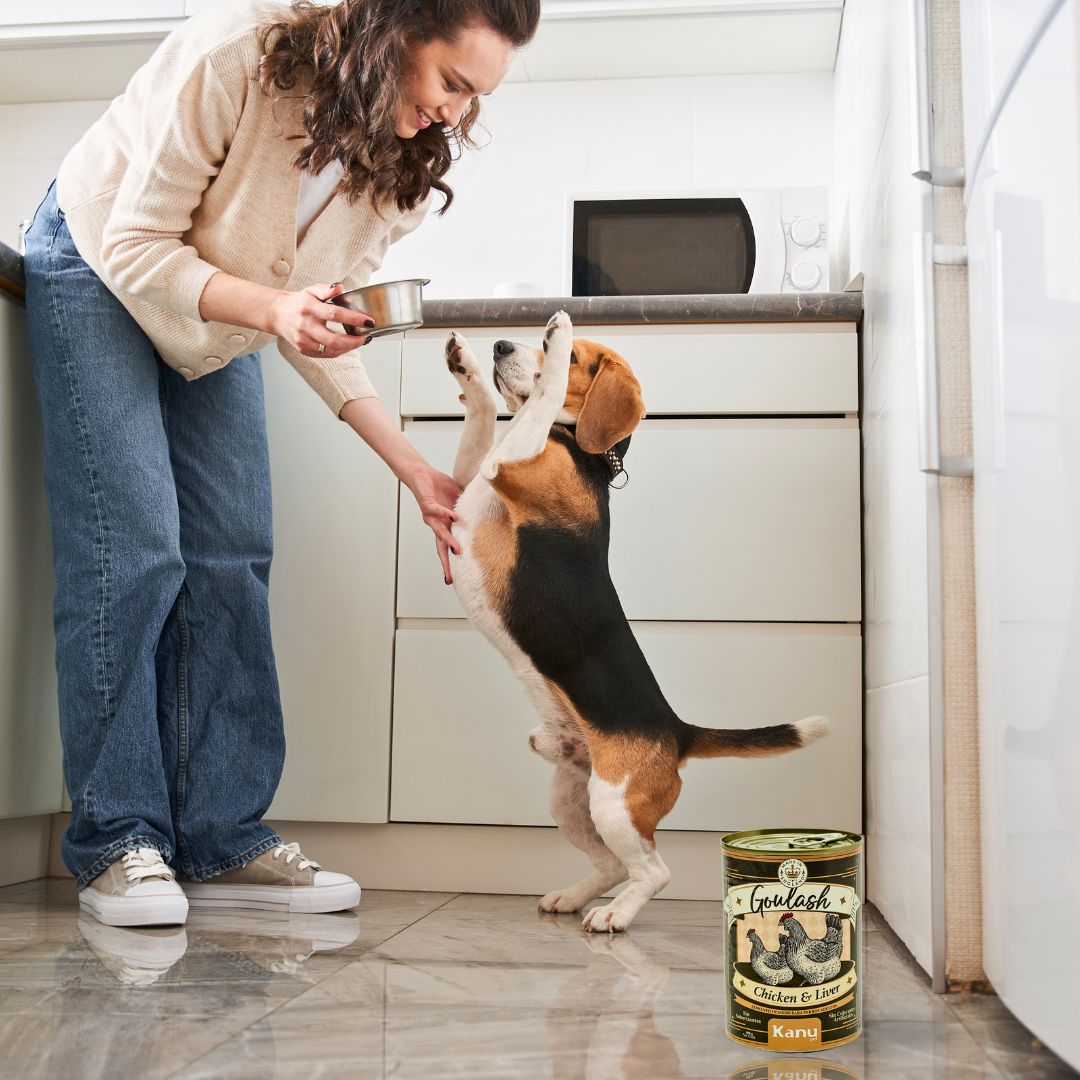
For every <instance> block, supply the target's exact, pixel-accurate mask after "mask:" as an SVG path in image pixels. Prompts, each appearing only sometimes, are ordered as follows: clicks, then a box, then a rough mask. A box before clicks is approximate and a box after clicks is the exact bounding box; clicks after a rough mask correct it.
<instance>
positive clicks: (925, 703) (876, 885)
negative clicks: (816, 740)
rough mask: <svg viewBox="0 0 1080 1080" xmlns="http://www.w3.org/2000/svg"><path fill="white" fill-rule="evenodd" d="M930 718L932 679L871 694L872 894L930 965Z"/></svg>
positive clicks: (868, 706)
mask: <svg viewBox="0 0 1080 1080" xmlns="http://www.w3.org/2000/svg"><path fill="white" fill-rule="evenodd" d="M928 715H929V680H928V679H925V678H922V679H912V680H909V681H908V682H903V683H894V684H893V685H892V686H888V687H885V688H883V689H880V690H871V691H870V692H869V693H867V695H866V732H867V743H866V809H867V818H868V825H867V854H866V895H867V898H868V899H869V900H870V902H871V903H873V904H874V905H875V906H876V907H877V908H878V909H879V910H880V911H881V913H882V915H884V916H885V920H886V922H888V924H889V925H890V926H891V927H892V928H893V930H895V931H896V933H897V935H898V936H899V937H900V939H901V940H902V941H903V942H904V944H905V945H907V947H908V948H909V949H910V950H911V952H912V955H914V957H915V959H916V960H917V961H918V962H919V963H920V964H921V965H922V966H923V967H924V968H927V969H929V967H930V956H931V940H932V919H931V903H930V896H931V894H930V844H929V843H928V838H929V835H930V775H929V772H928V770H927V768H926V760H927V756H928V755H929V752H930V747H929V739H928V723H927V717H928ZM871 736H873V737H871Z"/></svg>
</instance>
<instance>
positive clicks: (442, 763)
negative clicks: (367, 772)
mask: <svg viewBox="0 0 1080 1080" xmlns="http://www.w3.org/2000/svg"><path fill="white" fill-rule="evenodd" d="M634 630H635V633H636V635H637V639H638V641H639V642H640V644H641V647H642V650H643V651H644V653H645V656H646V658H647V659H648V662H649V664H650V666H651V667H652V669H653V672H654V673H655V675H656V677H657V679H658V681H659V683H660V686H661V688H662V689H663V691H664V694H665V696H666V697H667V699H668V701H669V702H670V703H671V706H672V708H674V709H675V711H676V712H677V713H678V714H679V715H680V717H681V718H682V719H683V720H685V721H686V722H687V723H693V724H698V725H700V726H702V727H725V726H726V727H756V726H758V725H762V724H774V723H783V722H787V721H790V720H794V719H798V718H799V717H802V716H805V715H809V714H814V713H820V714H823V715H826V716H828V717H829V718H830V720H831V721H832V723H833V731H832V733H831V734H830V735H829V736H828V737H827V738H825V739H822V740H821V741H820V742H819V743H816V744H814V745H813V746H810V747H807V748H806V749H805V750H800V751H798V752H796V753H793V754H785V755H780V756H777V757H769V758H757V759H754V758H747V759H742V760H738V759H734V758H732V759H712V760H705V761H697V760H694V761H690V762H688V763H687V765H686V767H685V768H684V770H683V774H682V775H683V790H682V795H681V796H680V799H679V802H678V805H677V806H676V807H675V809H674V810H673V811H672V813H671V814H670V815H669V816H668V817H667V818H665V819H664V822H663V826H662V827H663V828H669V829H704V830H717V831H724V830H735V829H751V828H773V827H782V826H790V825H792V824H803V825H812V826H814V827H822V828H835V829H848V830H852V831H856V832H858V831H860V830H861V825H862V789H861V757H862V754H861V739H862V735H861V732H862V723H861V707H860V695H861V675H860V672H861V641H860V638H859V636H858V632H857V628H855V627H846V626H844V627H837V626H831V627H822V626H803V627H790V626H787V627H783V626H747V625H733V624H727V625H722V626H705V625H694V624H648V625H635V627H634ZM394 683H395V689H394V740H393V743H394V745H393V765H392V777H391V810H390V817H391V820H394V821H432V822H457V823H475V824H494V825H550V824H551V817H550V814H549V813H548V790H549V785H550V780H551V774H552V771H553V769H552V766H551V765H550V764H549V763H548V762H546V761H544V760H543V759H542V758H540V757H539V756H538V755H536V754H534V753H533V752H532V751H531V750H530V749H529V746H528V736H529V732H530V731H531V730H532V728H533V727H535V726H536V724H537V723H538V722H539V718H538V716H537V714H536V712H535V711H534V709H533V708H532V706H531V705H530V703H529V702H528V700H527V699H526V696H525V693H524V690H523V689H522V687H521V684H520V683H519V682H518V680H517V679H516V678H515V676H514V675H513V673H512V672H511V670H510V668H509V666H508V665H507V663H506V661H505V660H504V659H503V657H502V656H501V655H500V654H499V653H498V652H497V651H496V650H495V649H494V648H493V647H492V646H491V645H490V644H489V643H488V642H487V641H486V640H485V639H484V638H483V637H481V635H480V634H479V632H478V631H476V630H473V629H472V628H471V627H469V625H468V624H467V623H464V622H447V623H444V624H442V625H441V626H439V625H438V624H431V625H430V626H429V628H420V627H415V628H403V629H399V630H398V632H397V650H396V659H395V665H394Z"/></svg>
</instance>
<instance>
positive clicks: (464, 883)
mask: <svg viewBox="0 0 1080 1080" xmlns="http://www.w3.org/2000/svg"><path fill="white" fill-rule="evenodd" d="M67 818H68V815H67V814H56V815H54V828H53V839H54V843H53V857H52V859H51V860H50V862H49V874H50V875H51V876H54V877H70V876H71V875H70V874H69V873H68V871H67V869H66V868H65V867H64V865H63V863H62V862H61V861H60V849H59V844H60V838H61V836H62V835H63V832H64V829H65V828H66V827H67ZM268 824H270V825H271V826H272V827H273V828H275V829H276V830H277V831H278V833H279V834H280V835H281V836H282V838H283V839H284V840H285V841H286V842H287V843H288V842H292V841H294V840H295V841H297V842H298V843H299V844H300V847H301V849H302V850H303V852H304V853H305V854H306V855H309V856H310V857H311V858H313V859H317V860H318V861H319V863H320V864H321V865H322V866H323V867H324V868H325V869H327V870H335V871H337V872H339V873H344V874H349V875H350V876H352V877H354V878H355V879H356V880H357V881H359V882H360V884H361V885H362V886H363V887H364V888H367V889H406V890H410V891H418V892H468V893H508V894H518V895H532V894H536V895H543V894H544V893H546V892H548V891H550V890H551V889H555V888H560V887H561V886H564V885H569V884H571V883H572V882H574V881H577V880H578V879H579V878H581V877H584V875H585V874H586V873H587V872H588V870H589V869H590V865H589V862H588V860H587V859H586V857H585V856H584V855H583V854H582V853H581V852H580V851H578V850H577V849H576V848H574V847H571V845H570V844H568V843H567V842H566V840H564V839H563V837H562V836H560V835H559V833H558V830H556V829H555V828H536V827H527V826H513V825H429V824H413V823H408V822H391V823H390V824H386V825H361V824H355V823H347V822H321V821H271V822H269V823H268ZM722 835H723V834H722V833H719V832H677V831H662V832H659V833H658V834H657V849H658V850H659V852H660V854H661V856H662V857H663V859H664V861H665V862H666V863H667V865H668V868H669V869H670V870H671V884H670V885H668V887H667V888H666V889H665V890H664V892H663V894H662V895H663V897H664V898H666V899H671V900H720V899H722V897H723V865H722V862H723V859H722V851H721V843H720V838H721V836H722Z"/></svg>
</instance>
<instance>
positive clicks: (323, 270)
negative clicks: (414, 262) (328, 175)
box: [56, 0, 430, 416]
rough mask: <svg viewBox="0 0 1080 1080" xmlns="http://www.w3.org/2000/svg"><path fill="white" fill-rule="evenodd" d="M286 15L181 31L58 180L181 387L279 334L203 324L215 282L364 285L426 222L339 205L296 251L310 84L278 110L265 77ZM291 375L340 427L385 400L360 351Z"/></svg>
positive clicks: (235, 12)
mask: <svg viewBox="0 0 1080 1080" xmlns="http://www.w3.org/2000/svg"><path fill="white" fill-rule="evenodd" d="M287 7H288V5H287V4H282V3H275V2H272V0H244V2H242V3H240V4H238V5H229V6H228V7H226V8H225V9H224V10H221V9H218V10H213V11H209V12H206V13H203V14H199V15H196V16H194V17H192V18H191V19H189V20H188V21H187V22H186V23H184V24H183V25H182V26H180V27H179V28H178V29H177V30H174V31H173V32H172V33H171V34H170V35H169V36H168V37H167V38H166V39H165V41H164V42H162V44H161V46H160V48H158V50H157V51H156V52H155V53H154V55H153V56H152V57H151V58H150V60H149V61H148V62H147V63H146V64H145V65H144V66H143V67H142V68H140V69H139V71H137V72H136V73H135V75H134V76H133V77H132V79H131V82H130V83H129V84H128V87H127V90H126V91H125V92H124V93H123V94H122V95H121V96H120V97H118V98H116V100H115V101H113V102H112V104H111V105H110V106H109V108H108V111H107V112H106V113H105V115H104V116H103V117H102V118H101V119H100V120H98V121H97V122H96V123H95V124H94V125H93V127H91V128H90V130H89V131H87V133H86V134H85V135H84V136H83V137H82V139H81V140H80V141H79V142H78V143H77V144H76V146H75V147H74V148H73V149H72V150H71V152H70V153H69V154H68V155H67V157H66V158H65V159H64V161H63V163H62V164H61V166H60V169H59V172H58V173H57V183H56V192H57V202H58V204H59V206H60V208H61V210H63V212H64V214H65V215H66V218H67V224H68V228H69V230H70V232H71V236H72V239H73V240H74V241H75V246H76V247H77V248H78V250H79V253H80V255H82V257H83V258H84V259H85V260H86V262H87V263H88V264H89V265H90V266H91V267H92V268H93V270H94V271H95V272H96V273H97V274H98V275H99V276H100V277H101V279H102V280H103V281H104V282H105V284H106V285H107V286H108V288H109V289H110V291H111V292H113V293H114V294H115V295H116V297H117V298H118V299H119V300H120V302H121V303H122V304H123V305H124V307H125V308H127V310H128V311H129V312H130V313H131V315H132V316H133V317H134V319H135V321H136V322H137V323H138V324H139V326H141V327H142V329H143V330H144V331H145V332H146V334H147V336H148V337H149V338H150V340H151V341H152V342H153V344H154V346H155V348H156V349H157V351H158V354H159V355H160V356H161V358H162V360H164V361H165V363H167V364H168V365H169V366H170V367H173V368H175V369H176V370H177V371H178V372H180V374H181V375H183V376H184V377H185V378H186V379H188V380H191V379H199V378H202V377H203V376H204V375H211V374H213V372H215V371H218V370H220V369H221V368H222V367H223V366H224V365H225V364H227V363H228V362H229V361H230V360H231V359H232V358H233V357H235V356H239V355H242V354H245V353H251V352H255V351H257V350H258V349H260V348H261V347H262V346H264V345H266V344H267V343H268V342H269V341H270V340H271V335H270V334H267V333H263V332H257V331H254V330H250V329H246V328H244V327H240V326H231V325H228V324H226V323H219V322H207V321H204V320H203V319H202V317H201V316H200V314H199V297H200V296H201V295H202V291H203V288H204V286H205V285H206V282H207V281H208V280H209V279H210V277H211V276H212V275H213V274H215V273H216V272H217V271H219V270H223V271H225V272H226V273H228V274H233V275H235V276H236V277H239V278H244V279H246V280H248V281H255V282H259V283H261V284H263V285H269V286H272V287H274V288H278V289H288V290H291V291H292V290H299V289H303V288H305V287H307V286H308V285H311V284H314V283H316V282H333V281H341V282H343V284H344V287H345V288H346V289H349V288H356V287H358V286H360V285H364V284H366V283H367V282H368V280H369V278H370V277H371V275H372V274H373V273H374V272H375V271H376V270H377V269H378V268H379V266H380V265H381V263H382V259H383V256H384V254H385V252H386V249H387V248H388V247H389V246H390V244H392V243H394V241H395V240H397V239H398V238H399V237H401V236H404V235H405V234H406V233H408V232H410V231H411V230H412V229H414V228H416V226H417V225H419V223H420V222H421V221H422V220H423V218H424V216H425V214H426V213H427V209H428V205H429V204H430V199H429V200H428V201H427V202H426V203H424V204H422V205H420V206H418V207H417V208H416V209H415V210H414V211H411V212H408V213H404V214H403V213H401V212H400V211H399V210H398V209H397V208H396V206H393V205H392V204H391V205H386V204H382V205H381V206H379V207H376V206H375V205H374V204H373V202H372V201H371V200H370V199H367V198H365V199H362V200H360V201H358V202H357V203H356V204H355V205H353V206H349V205H348V204H347V203H346V202H345V200H344V199H343V198H342V197H341V196H340V195H335V197H334V198H333V199H332V200H331V202H330V203H329V205H328V206H327V208H326V209H325V210H324V211H323V212H322V213H321V214H320V215H319V216H318V217H317V218H315V220H314V221H313V222H312V224H311V226H310V228H309V229H308V231H307V233H306V234H305V235H304V238H303V240H302V241H301V242H300V244H299V245H298V244H297V242H296V202H297V196H298V194H299V189H300V172H299V170H298V169H296V168H295V167H294V166H293V165H292V158H293V156H294V155H295V153H296V151H297V150H298V149H299V148H300V147H301V146H303V145H304V144H303V142H301V141H297V140H290V139H289V138H288V136H289V135H293V134H301V135H302V134H303V127H302V123H301V110H302V108H303V104H304V93H305V87H304V85H303V84H302V83H298V85H297V87H296V89H295V90H292V91H289V92H288V96H287V97H285V98H281V97H279V98H278V99H277V100H276V101H275V100H274V99H272V98H271V97H270V96H269V95H267V94H265V93H263V91H262V90H261V89H260V87H259V84H258V82H257V79H256V73H257V69H258V61H259V46H258V27H259V24H261V23H264V22H265V21H267V20H268V19H271V18H273V17H274V16H275V15H277V14H279V13H280V12H281V11H282V10H284V9H285V8H287ZM277 344H278V348H279V349H280V350H281V353H282V355H283V356H284V357H285V359H286V360H288V361H289V363H290V364H292V366H293V367H294V368H296V370H297V371H298V372H299V373H300V374H301V375H302V376H303V378H304V379H305V380H307V382H308V383H310V384H311V386H312V387H313V388H314V389H315V390H316V391H317V392H318V393H319V395H320V396H321V397H322V399H323V400H324V401H325V402H326V404H327V405H328V406H329V407H330V409H331V410H332V411H333V413H334V415H335V416H336V415H338V413H339V412H340V411H341V407H342V406H343V405H344V404H345V402H347V401H349V400H351V399H353V398H361V397H376V396H377V394H376V392H375V389H374V387H373V386H372V384H371V381H370V380H369V379H368V377H367V373H366V372H365V370H364V363H363V361H362V360H361V359H360V357H359V352H358V351H353V352H351V353H347V354H345V355H344V356H340V357H338V358H336V359H321V358H313V357H308V356H303V355H302V354H301V353H299V352H298V351H297V350H296V349H295V348H293V346H292V345H290V344H289V343H287V342H286V341H284V340H282V339H281V338H279V339H278V342H277Z"/></svg>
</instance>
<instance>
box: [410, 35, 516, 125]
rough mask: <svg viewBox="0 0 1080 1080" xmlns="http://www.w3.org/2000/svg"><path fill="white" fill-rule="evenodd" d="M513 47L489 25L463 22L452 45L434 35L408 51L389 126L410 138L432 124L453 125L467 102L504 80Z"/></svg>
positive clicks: (488, 92)
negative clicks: (394, 121) (410, 67)
mask: <svg viewBox="0 0 1080 1080" xmlns="http://www.w3.org/2000/svg"><path fill="white" fill-rule="evenodd" d="M513 57H514V47H513V45H512V44H511V43H510V42H509V41H507V40H506V38H504V37H502V36H501V35H499V34H497V33H496V32H495V31H494V30H492V29H491V28H490V27H488V26H483V25H475V26H467V27H465V28H464V29H463V30H462V31H461V33H460V34H459V35H458V40H457V41H456V42H455V43H454V44H453V45H451V44H450V43H449V42H448V41H443V40H441V39H439V38H436V39H435V40H434V41H429V42H427V44H425V45H418V46H417V47H416V49H415V50H414V51H413V55H412V61H413V71H412V74H410V75H408V76H406V78H405V81H404V83H403V84H402V93H401V104H400V105H399V106H398V115H397V124H396V125H395V128H394V130H395V131H396V132H397V134H398V135H399V136H400V137H401V138H403V139H411V138H412V137H413V136H414V135H415V134H416V133H417V132H418V131H423V130H424V129H425V128H427V127H430V126H431V125H432V124H446V125H447V126H448V127H454V126H456V124H457V122H458V121H459V120H460V119H461V116H462V113H464V112H465V110H466V108H468V105H469V102H470V101H471V100H472V99H473V98H474V97H476V96H477V95H478V94H490V93H491V92H492V90H494V89H495V87H497V86H498V85H499V83H501V82H502V81H503V78H504V77H505V76H506V72H507V69H508V68H509V67H510V61H511V60H512V59H513Z"/></svg>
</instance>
